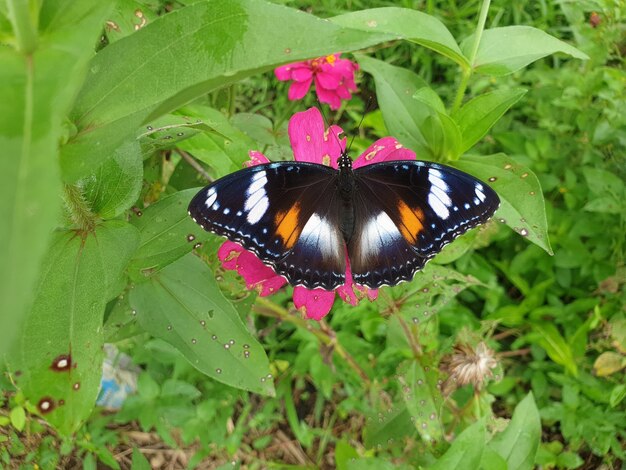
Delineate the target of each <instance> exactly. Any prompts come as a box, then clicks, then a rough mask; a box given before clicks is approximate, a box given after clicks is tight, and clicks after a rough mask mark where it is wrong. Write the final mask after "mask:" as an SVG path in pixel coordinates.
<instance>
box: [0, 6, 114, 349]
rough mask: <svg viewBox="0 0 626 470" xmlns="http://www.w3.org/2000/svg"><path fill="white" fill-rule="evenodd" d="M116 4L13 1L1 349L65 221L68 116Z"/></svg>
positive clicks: (1, 176)
mask: <svg viewBox="0 0 626 470" xmlns="http://www.w3.org/2000/svg"><path fill="white" fill-rule="evenodd" d="M110 4H111V2H110V1H108V0H107V1H96V0H88V1H82V2H72V1H60V2H45V3H44V4H43V5H42V8H41V10H40V11H39V18H38V19H37V18H32V17H31V14H32V12H31V6H30V5H31V4H30V3H29V2H23V1H17V0H10V1H8V2H7V3H6V6H7V8H8V11H9V17H10V18H11V21H12V22H13V30H14V33H15V34H16V35H17V36H18V37H17V47H18V48H17V49H15V48H13V47H10V46H7V45H6V44H3V45H2V47H0V103H2V112H0V148H1V149H2V152H3V154H4V155H3V157H2V158H0V188H2V190H1V191H2V192H1V193H0V194H1V196H2V197H0V220H2V223H0V266H2V269H1V270H0V312H2V315H0V330H1V331H2V335H3V336H2V340H1V341H0V355H1V354H2V353H4V352H5V351H6V350H7V348H8V346H9V344H10V342H11V339H12V336H13V333H14V332H15V331H16V329H17V327H18V326H19V323H20V321H21V317H22V316H23V314H24V312H25V311H26V310H27V308H28V305H29V304H30V302H31V301H32V299H33V287H34V285H35V283H36V279H37V274H38V267H39V263H40V262H41V259H42V256H43V255H44V253H45V250H46V246H47V244H48V241H49V237H50V234H51V232H52V229H53V228H54V226H55V224H56V223H57V218H58V215H59V208H60V203H59V201H60V189H61V186H60V182H59V170H58V162H57V154H58V141H59V139H60V136H61V133H62V122H63V118H64V117H65V115H66V113H67V112H68V111H69V108H70V106H71V103H72V100H73V98H74V96H75V95H76V92H77V89H78V87H79V86H80V83H81V82H82V79H83V77H84V71H85V68H86V67H85V65H86V62H87V60H88V59H89V57H91V55H92V54H93V49H94V44H95V42H96V38H97V37H98V35H99V34H100V31H101V26H102V22H103V20H104V17H105V15H106V12H107V11H108V10H109V8H110ZM37 22H38V24H39V33H37V31H36V30H35V26H33V24H37ZM69 25H71V27H69ZM28 37H30V41H32V43H30V42H29V43H28V44H26V43H25V42H23V41H27V42H28V41H29V40H28V39H27V38H28Z"/></svg>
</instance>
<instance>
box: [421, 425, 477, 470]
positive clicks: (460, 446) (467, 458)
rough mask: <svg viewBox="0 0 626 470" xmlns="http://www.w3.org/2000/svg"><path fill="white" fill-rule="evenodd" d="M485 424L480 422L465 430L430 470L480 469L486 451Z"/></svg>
mask: <svg viewBox="0 0 626 470" xmlns="http://www.w3.org/2000/svg"><path fill="white" fill-rule="evenodd" d="M485 438H486V433H485V423H484V422H483V421H478V422H476V423H474V424H472V425H471V426H469V427H467V428H465V429H464V430H463V432H462V433H461V434H459V436H458V437H457V438H456V439H455V440H454V441H453V442H452V445H451V446H450V448H449V449H448V450H447V451H446V453H445V454H443V455H442V456H441V457H440V458H439V460H437V463H436V464H435V465H432V466H430V467H428V468H429V470H464V469H466V468H479V464H480V460H481V458H482V456H483V451H484V449H485Z"/></svg>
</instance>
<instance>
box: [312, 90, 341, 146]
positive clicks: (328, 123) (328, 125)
mask: <svg viewBox="0 0 626 470" xmlns="http://www.w3.org/2000/svg"><path fill="white" fill-rule="evenodd" d="M317 102H318V103H319V110H320V112H321V113H322V118H323V119H324V125H325V127H326V128H327V129H328V130H329V131H330V132H331V133H332V134H333V135H334V136H335V139H336V140H337V143H338V144H339V147H341V139H340V138H339V135H338V134H337V133H336V132H335V130H334V129H333V126H332V125H331V124H330V122H329V120H328V118H327V117H326V113H324V108H323V107H322V102H321V101H320V100H319V99H318V100H317ZM344 152H345V150H344Z"/></svg>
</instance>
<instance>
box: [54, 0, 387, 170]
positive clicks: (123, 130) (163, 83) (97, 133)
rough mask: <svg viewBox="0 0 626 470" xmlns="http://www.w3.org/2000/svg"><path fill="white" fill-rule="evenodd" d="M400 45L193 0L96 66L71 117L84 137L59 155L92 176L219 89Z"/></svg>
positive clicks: (248, 4)
mask: <svg viewBox="0 0 626 470" xmlns="http://www.w3.org/2000/svg"><path fill="white" fill-rule="evenodd" d="M277 20H278V21H279V23H280V28H277V27H276V25H277ZM268 31H271V32H272V34H268ZM392 37H393V36H391V35H389V34H384V33H376V32H365V31H359V30H355V29H350V28H345V27H341V26H339V25H337V24H334V23H331V22H330V21H327V20H321V19H319V18H316V17H315V16H312V15H309V14H306V13H303V12H301V11H298V10H296V9H292V8H287V7H284V6H281V5H276V4H273V3H269V2H264V1H259V0H231V1H229V2H195V3H192V4H191V5H188V6H186V7H183V8H180V9H177V10H175V11H173V12H170V13H167V14H164V15H162V16H160V17H159V18H157V19H156V20H154V21H152V22H148V24H147V25H146V26H144V27H142V28H141V29H139V30H138V31H135V32H134V33H133V34H131V35H129V36H126V37H124V38H122V39H120V40H118V41H116V42H114V43H113V44H110V45H108V46H107V47H105V48H104V49H102V50H101V51H99V52H98V54H96V55H95V57H94V58H93V59H92V61H91V63H90V67H89V71H90V73H89V75H88V77H87V80H86V83H85V85H84V87H83V88H82V90H81V93H80V94H79V95H78V98H77V101H76V104H75V106H74V109H73V111H72V114H71V119H72V121H73V122H74V124H75V126H76V128H77V129H78V133H77V134H76V136H74V137H73V138H72V140H71V141H70V142H69V143H68V144H67V145H65V146H64V147H63V148H62V151H61V168H62V171H63V175H64V177H65V178H66V179H67V180H68V181H74V180H76V179H77V178H80V177H82V176H84V175H86V174H89V173H90V172H92V171H93V170H94V167H97V166H99V165H100V164H101V162H102V161H104V160H105V159H107V158H109V156H110V155H111V154H112V152H113V151H114V150H115V149H116V148H118V147H119V146H120V145H121V144H122V143H123V142H125V141H128V140H130V139H133V138H134V135H135V132H136V131H137V129H138V128H139V127H140V126H141V125H142V124H148V123H149V122H150V121H152V120H154V119H156V118H157V117H159V116H162V115H163V114H166V113H168V112H171V111H172V110H174V109H178V108H180V107H181V106H183V105H185V104H186V103H188V102H190V101H191V100H192V99H194V98H196V97H199V96H203V95H206V94H207V93H208V92H210V91H212V90H216V89H218V88H222V87H225V86H227V85H230V84H233V83H235V82H238V81H240V80H242V79H244V78H246V77H249V76H252V75H257V74H260V73H263V72H266V71H270V70H272V69H274V68H275V67H277V66H278V65H281V64H285V63H289V62H295V61H299V60H304V59H310V58H311V57H320V56H325V55H328V54H333V53H335V52H337V51H343V52H349V51H353V50H358V49H363V48H365V47H369V46H372V45H374V44H380V43H382V42H384V41H388V40H390V39H392ZM319 38H324V40H323V41H320V40H319ZM190 64H193V66H190Z"/></svg>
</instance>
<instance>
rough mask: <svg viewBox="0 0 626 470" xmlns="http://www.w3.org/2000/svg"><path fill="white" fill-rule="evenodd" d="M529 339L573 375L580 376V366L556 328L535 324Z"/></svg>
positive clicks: (542, 323)
mask: <svg viewBox="0 0 626 470" xmlns="http://www.w3.org/2000/svg"><path fill="white" fill-rule="evenodd" d="M528 337H529V340H531V341H534V342H536V343H537V344H539V346H541V347H542V348H543V349H545V350H546V352H547V353H548V356H550V359H552V360H553V361H554V362H556V363H557V364H559V365H562V366H564V367H565V368H566V369H567V370H568V371H569V372H570V373H571V374H572V375H574V376H577V375H578V366H577V365H576V361H575V360H574V356H573V355H572V349H571V348H570V346H569V344H568V343H567V342H566V341H565V339H564V338H563V336H561V333H560V332H559V330H558V329H557V328H556V326H554V325H553V324H552V323H547V322H536V323H533V324H532V333H530V334H529V335H528Z"/></svg>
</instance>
